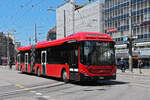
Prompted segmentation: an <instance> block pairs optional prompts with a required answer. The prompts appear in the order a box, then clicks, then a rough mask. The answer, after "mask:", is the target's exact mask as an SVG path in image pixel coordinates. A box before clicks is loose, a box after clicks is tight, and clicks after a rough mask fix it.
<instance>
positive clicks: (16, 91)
mask: <svg viewBox="0 0 150 100" xmlns="http://www.w3.org/2000/svg"><path fill="white" fill-rule="evenodd" d="M64 84H65V83H64V82H57V83H53V84H48V85H44V86H37V87H32V88H29V89H30V90H35V89H40V88H50V87H55V86H60V85H64ZM16 86H20V84H16ZM23 91H25V90H24V89H19V90H14V91H9V92H4V93H1V94H0V97H2V96H8V95H13V94H16V93H21V92H23Z"/></svg>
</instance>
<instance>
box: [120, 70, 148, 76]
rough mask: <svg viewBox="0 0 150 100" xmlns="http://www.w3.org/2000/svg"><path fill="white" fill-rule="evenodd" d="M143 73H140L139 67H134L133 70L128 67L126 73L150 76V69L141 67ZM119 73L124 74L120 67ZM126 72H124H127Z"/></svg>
mask: <svg viewBox="0 0 150 100" xmlns="http://www.w3.org/2000/svg"><path fill="white" fill-rule="evenodd" d="M141 71H142V73H141V74H140V73H139V69H138V68H134V69H133V72H131V71H129V69H126V71H125V73H127V74H132V75H149V76H150V69H141ZM117 73H118V74H122V73H123V72H122V71H121V70H120V69H117ZM125 73H124V74H125Z"/></svg>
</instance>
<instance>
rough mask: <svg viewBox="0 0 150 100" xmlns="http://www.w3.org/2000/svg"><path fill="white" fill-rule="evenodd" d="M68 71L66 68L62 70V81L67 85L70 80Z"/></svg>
mask: <svg viewBox="0 0 150 100" xmlns="http://www.w3.org/2000/svg"><path fill="white" fill-rule="evenodd" d="M67 74H68V73H67V71H66V69H65V68H63V69H62V71H61V79H62V80H63V81H64V82H65V83H68V82H69V79H68V77H67V76H68V75H67Z"/></svg>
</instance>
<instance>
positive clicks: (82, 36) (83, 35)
mask: <svg viewBox="0 0 150 100" xmlns="http://www.w3.org/2000/svg"><path fill="white" fill-rule="evenodd" d="M74 40H75V41H85V40H93V41H95V40H98V41H112V42H114V41H113V40H112V38H111V37H110V36H109V35H107V34H103V33H94V32H80V33H74V34H71V35H70V36H68V37H66V38H63V39H59V40H54V41H42V42H38V43H37V44H36V46H35V48H36V49H38V48H44V47H49V46H55V45H61V44H63V43H65V42H69V41H74ZM31 47H32V45H30V46H27V47H20V48H18V49H17V50H18V51H26V50H30V49H31Z"/></svg>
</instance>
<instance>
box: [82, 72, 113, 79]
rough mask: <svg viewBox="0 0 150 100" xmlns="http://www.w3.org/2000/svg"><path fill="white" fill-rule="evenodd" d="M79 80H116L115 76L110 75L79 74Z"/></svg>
mask: <svg viewBox="0 0 150 100" xmlns="http://www.w3.org/2000/svg"><path fill="white" fill-rule="evenodd" d="M80 80H81V81H91V80H116V75H112V76H85V75H84V74H82V73H80Z"/></svg>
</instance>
